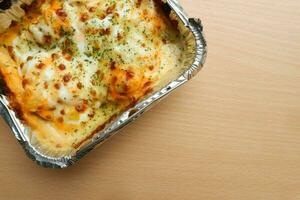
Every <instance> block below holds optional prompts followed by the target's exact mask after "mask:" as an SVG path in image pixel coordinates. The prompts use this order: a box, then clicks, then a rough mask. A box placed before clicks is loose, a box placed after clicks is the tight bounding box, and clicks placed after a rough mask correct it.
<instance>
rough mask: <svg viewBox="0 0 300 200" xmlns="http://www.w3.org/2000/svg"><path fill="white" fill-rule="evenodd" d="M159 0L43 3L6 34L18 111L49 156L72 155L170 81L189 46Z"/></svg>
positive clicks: (7, 78) (5, 59)
mask: <svg viewBox="0 0 300 200" xmlns="http://www.w3.org/2000/svg"><path fill="white" fill-rule="evenodd" d="M159 4H160V3H159V1H155V0H126V1H116V0H36V1H34V2H33V3H32V4H31V5H30V6H25V7H24V9H25V11H26V12H25V15H24V17H23V18H22V20H20V21H19V22H13V23H11V25H10V27H9V28H8V29H6V30H2V32H3V33H2V34H1V35H0V72H1V75H2V79H3V80H4V82H5V83H6V86H7V88H8V89H9V91H10V92H9V94H8V95H9V100H10V104H11V106H12V108H13V109H14V110H15V111H16V112H17V113H18V116H19V117H20V118H21V119H22V121H23V123H25V124H26V126H27V127H28V128H29V129H30V132H31V140H32V141H33V142H34V143H35V144H36V145H37V146H39V148H40V149H41V150H42V151H43V152H44V153H45V154H46V155H47V154H48V155H56V156H62V155H68V154H69V153H70V152H73V151H76V150H77V149H78V148H79V147H81V146H82V145H83V144H84V143H85V142H86V141H88V140H89V139H90V138H91V137H92V136H93V135H94V134H95V133H98V132H99V131H100V130H101V129H103V128H104V126H105V125H106V124H107V123H109V122H110V121H111V120H112V119H114V118H115V117H116V116H117V115H119V114H120V113H121V112H122V111H124V110H126V109H128V108H129V107H131V106H132V105H134V104H136V103H137V102H138V101H139V100H141V99H142V98H144V97H145V96H147V95H148V94H149V93H151V92H152V91H154V89H155V88H156V87H159V85H160V84H161V82H162V81H163V80H164V79H165V77H168V76H171V75H172V74H176V73H177V74H179V73H180V72H181V71H182V66H183V61H182V60H183V56H184V54H183V52H184V48H185V44H184V43H183V40H182V38H181V37H183V36H181V34H180V33H179V32H178V31H177V29H176V25H175V24H174V23H172V21H171V20H170V19H169V17H168V16H167V15H165V14H164V13H163V12H162V10H161V7H160V5H159Z"/></svg>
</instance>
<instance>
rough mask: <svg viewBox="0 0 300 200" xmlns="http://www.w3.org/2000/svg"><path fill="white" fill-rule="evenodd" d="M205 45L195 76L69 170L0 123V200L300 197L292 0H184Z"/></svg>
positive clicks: (298, 40)
mask: <svg viewBox="0 0 300 200" xmlns="http://www.w3.org/2000/svg"><path fill="white" fill-rule="evenodd" d="M181 2H182V4H183V6H184V7H185V8H186V9H187V11H188V13H190V16H195V17H200V18H201V19H202V21H203V24H204V26H205V33H206V37H207V41H208V46H209V54H208V58H207V63H206V65H205V68H204V69H203V71H202V72H201V73H200V74H199V76H197V77H196V78H195V79H194V80H192V81H191V82H190V83H188V84H187V85H186V86H184V87H182V88H181V89H179V90H178V91H176V92H175V93H174V94H173V95H171V96H170V97H169V98H167V99H166V100H165V101H163V102H162V103H161V104H159V105H158V106H156V107H155V108H154V109H153V110H151V111H150V112H148V113H147V114H145V115H144V116H143V117H142V118H141V119H139V120H138V121H137V122H136V123H134V124H132V125H130V126H129V127H127V128H126V129H124V130H123V131H122V132H121V133H120V134H119V135H117V136H115V137H114V138H113V139H111V140H110V141H108V142H107V143H106V144H104V145H103V146H101V147H100V148H98V149H96V150H95V151H93V152H91V153H90V154H89V155H88V156H87V157H85V158H84V159H82V160H81V162H79V163H78V164H77V165H75V166H74V167H71V168H69V169H66V170H49V169H43V168H41V167H38V166H37V165H35V164H34V163H33V162H32V161H31V160H29V159H28V158H27V157H26V156H25V154H24V153H23V150H22V148H21V147H20V145H19V144H18V143H17V142H16V140H15V139H14V137H13V136H12V134H11V132H10V131H9V129H8V127H7V126H6V125H5V124H4V122H3V121H1V122H0V133H1V134H0V166H1V167H0V185H1V187H0V199H1V200H2V199H3V200H9V199H14V200H15V199H22V200H23V199H24V200H26V199H56V200H60V199H95V200H96V199H101V200H110V199H112V200H127V199H128V200H135V199H137V200H140V199H143V200H144V199H145V200H147V199H149V200H153V199H172V200H177V199H178V200H179V199H180V200H181V199H189V200H193V199H195V200H199V199H209V200H211V199H212V200H214V199H215V200H220V199H222V200H223V199H224V200H227V199H228V200H232V199H237V200H240V199H255V200H260V199H261V200H265V199H268V200H273V199H274V200H296V199H300V63H299V56H300V25H299V21H300V4H299V1H298V0H284V1H283V0H282V1H273V0H252V1H244V0H218V1H216V0H209V1H204V0H182V1H181Z"/></svg>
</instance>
